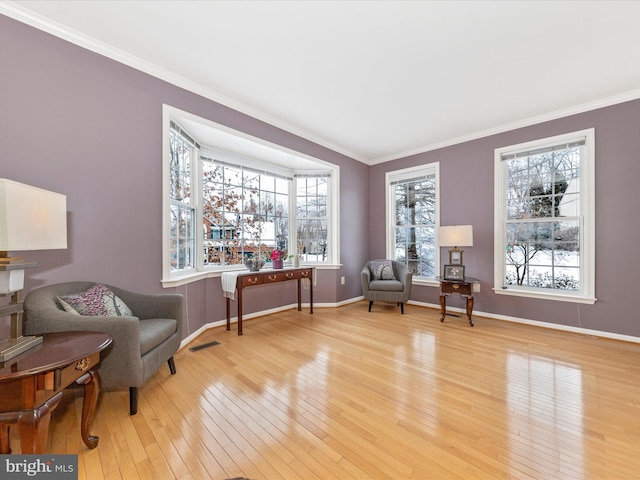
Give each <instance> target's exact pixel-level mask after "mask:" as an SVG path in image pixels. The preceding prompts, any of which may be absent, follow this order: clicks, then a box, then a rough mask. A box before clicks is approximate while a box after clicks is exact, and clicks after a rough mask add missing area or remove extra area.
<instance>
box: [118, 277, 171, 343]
mask: <svg viewBox="0 0 640 480" xmlns="http://www.w3.org/2000/svg"><path fill="white" fill-rule="evenodd" d="M109 288H111V289H112V290H113V291H114V292H115V294H116V295H118V296H119V297H120V298H121V299H122V300H123V301H124V303H126V304H127V306H128V307H129V308H130V309H131V311H132V312H133V314H134V315H135V316H136V317H138V318H139V319H140V321H144V320H147V319H149V318H173V319H175V320H176V322H177V323H178V325H177V331H178V332H180V333H182V324H183V322H184V296H183V295H180V294H177V293H167V294H155V295H154V294H145V293H136V292H130V291H128V290H122V289H120V288H117V287H113V286H109Z"/></svg>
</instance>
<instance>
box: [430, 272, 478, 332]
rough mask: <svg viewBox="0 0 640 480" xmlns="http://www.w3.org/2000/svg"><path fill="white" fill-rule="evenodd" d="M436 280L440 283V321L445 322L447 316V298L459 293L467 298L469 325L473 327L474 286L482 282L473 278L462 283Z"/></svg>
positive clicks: (459, 281)
mask: <svg viewBox="0 0 640 480" xmlns="http://www.w3.org/2000/svg"><path fill="white" fill-rule="evenodd" d="M436 278H437V279H438V280H439V281H440V314H441V316H440V321H441V322H444V317H445V316H446V315H447V296H449V295H451V294H452V293H457V294H459V295H462V296H463V297H466V298H467V318H468V319H469V325H471V326H472V327H473V320H471V314H472V313H473V285H474V284H475V283H477V284H479V283H480V280H478V279H477V278H473V277H466V278H465V279H464V280H462V281H461V280H444V279H443V278H440V277H436Z"/></svg>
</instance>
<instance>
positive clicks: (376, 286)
mask: <svg viewBox="0 0 640 480" xmlns="http://www.w3.org/2000/svg"><path fill="white" fill-rule="evenodd" d="M369 290H375V291H378V292H402V291H403V290H404V285H403V284H402V282H401V281H399V280H371V282H369Z"/></svg>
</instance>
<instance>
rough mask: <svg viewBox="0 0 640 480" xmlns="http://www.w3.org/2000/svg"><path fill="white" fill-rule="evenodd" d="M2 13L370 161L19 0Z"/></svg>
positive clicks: (2, 4)
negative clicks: (34, 9)
mask: <svg viewBox="0 0 640 480" xmlns="http://www.w3.org/2000/svg"><path fill="white" fill-rule="evenodd" d="M0 14H3V15H6V16H7V17H10V18H12V19H14V20H17V21H19V22H21V23H24V24H26V25H29V26H31V27H34V28H36V29H38V30H41V31H43V32H45V33H49V34H51V35H53V36H55V37H58V38H61V39H62V40H66V41H68V42H70V43H73V44H74V45H77V46H79V47H82V48H85V49H87V50H90V51H92V52H94V53H98V54H100V55H102V56H104V57H107V58H110V59H111V60H115V61H116V62H119V63H122V64H124V65H127V66H129V67H131V68H134V69H136V70H139V71H141V72H144V73H146V74H148V75H151V76H153V77H155V78H158V79H160V80H163V81H165V82H167V83H170V84H172V85H175V86H177V87H180V88H183V89H185V90H187V91H189V92H192V93H195V94H197V95H200V96H202V97H205V98H207V99H209V100H212V101H214V102H216V103H219V104H221V105H224V106H225V107H229V108H231V109H233V110H235V111H237V112H239V113H242V114H245V115H248V116H250V117H252V118H255V119H256V120H260V121H262V122H265V123H268V124H269V125H272V126H274V127H276V128H279V129H281V130H284V131H286V132H288V133H291V134H293V135H296V136H298V137H300V138H303V139H305V140H308V141H310V142H313V143H316V144H318V145H320V146H321V147H324V148H327V149H329V150H332V151H334V152H336V153H339V154H341V155H345V156H347V157H349V158H351V159H354V160H357V161H359V162H363V163H367V160H366V159H364V158H362V157H361V156H360V155H358V154H356V153H354V152H351V151H349V150H347V149H345V148H342V147H340V146H338V145H335V144H333V143H331V142H330V141H328V140H326V139H325V138H321V137H319V136H316V135H314V134H312V133H310V132H308V131H305V130H303V129H301V128H299V127H296V126H294V125H292V124H290V123H288V122H286V121H284V120H282V119H279V118H276V117H273V116H271V115H269V114H267V113H265V112H263V111H260V110H258V109H255V108H253V107H250V106H248V105H246V104H244V103H242V102H238V101H236V100H234V99H232V98H230V97H227V96H225V95H223V94H221V93H219V92H216V91H213V90H211V89H209V88H206V87H204V86H202V85H200V84H199V83H196V82H193V81H191V80H189V79H187V78H184V77H182V76H180V75H177V74H176V73H174V72H171V71H169V70H166V69H164V68H161V67H159V66H157V65H155V64H153V63H151V62H148V61H146V60H143V59H141V58H139V57H136V56H134V55H131V54H129V53H127V52H125V51H123V50H120V49H118V48H115V47H113V46H111V45H109V44H107V43H104V42H102V41H99V40H96V39H95V38H92V37H90V36H88V35H85V34H83V33H81V32H78V31H77V30H74V29H72V28H70V27H68V26H66V25H63V24H61V23H58V22H55V21H53V20H51V19H50V18H47V17H45V16H43V15H40V14H38V13H35V12H33V11H31V10H29V9H27V8H24V7H22V6H20V5H18V4H16V3H15V2H12V1H0Z"/></svg>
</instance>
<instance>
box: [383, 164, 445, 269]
mask: <svg viewBox="0 0 640 480" xmlns="http://www.w3.org/2000/svg"><path fill="white" fill-rule="evenodd" d="M438 175H439V164H438V163H432V164H428V165H421V166H419V167H412V168H407V169H404V170H396V171H392V172H387V174H386V176H385V183H386V192H387V196H386V204H387V257H388V258H392V259H395V260H397V261H399V262H402V263H404V264H405V265H407V266H408V267H409V270H410V271H412V272H413V273H414V275H415V276H416V277H418V278H419V277H424V278H433V277H435V276H436V275H437V274H436V272H437V271H438V268H439V266H438V262H439V255H438V248H437V245H436V238H437V235H436V232H437V227H438V223H439V205H438V203H439V200H438V199H439V187H438Z"/></svg>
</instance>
